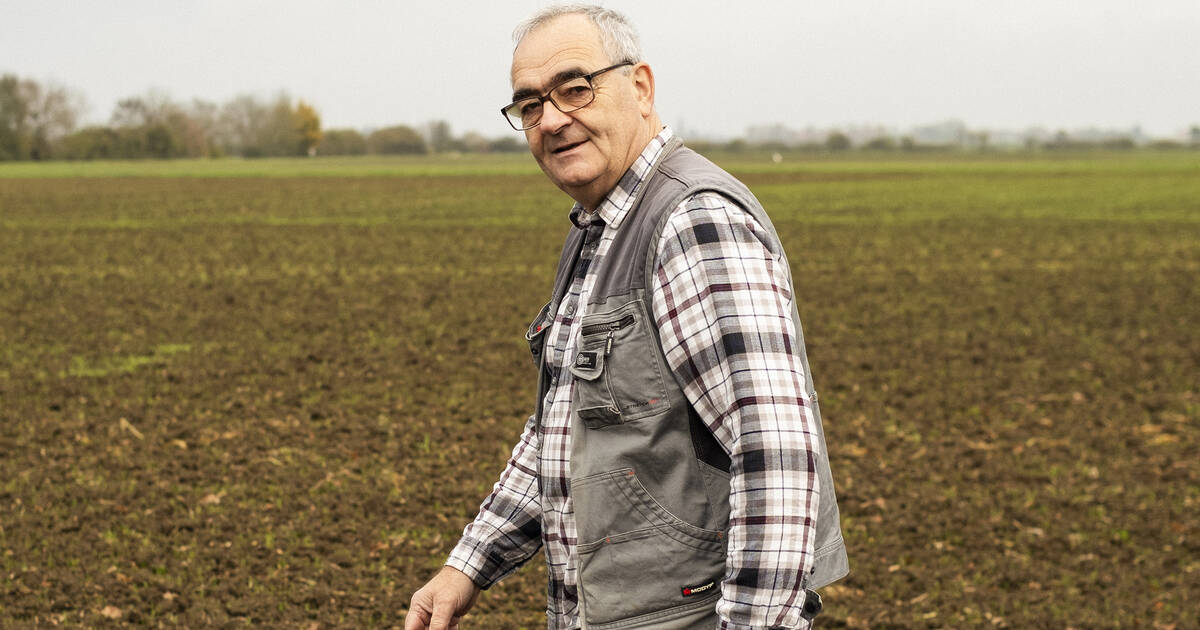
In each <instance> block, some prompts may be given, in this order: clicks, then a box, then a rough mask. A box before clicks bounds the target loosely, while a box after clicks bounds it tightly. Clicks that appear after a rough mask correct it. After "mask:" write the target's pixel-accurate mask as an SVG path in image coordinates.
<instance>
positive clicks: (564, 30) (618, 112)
mask: <svg viewBox="0 0 1200 630" xmlns="http://www.w3.org/2000/svg"><path fill="white" fill-rule="evenodd" d="M616 61H620V60H610V59H609V58H608V55H606V54H605V52H604V49H603V45H602V43H601V41H600V32H599V30H598V29H597V28H596V26H595V25H594V24H592V22H591V20H589V19H588V18H586V17H584V16H582V15H565V16H562V17H559V18H556V19H554V20H553V21H551V22H548V23H546V24H543V25H542V26H540V27H538V28H537V29H536V30H534V31H532V32H530V33H529V34H528V35H526V36H525V38H524V39H523V40H521V43H520V45H519V46H518V47H517V49H516V51H515V52H514V53H513V62H512V85H513V93H514V94H516V93H518V92H523V91H532V92H535V93H537V94H539V95H541V94H544V93H545V92H546V90H547V89H549V88H550V87H551V86H552V85H554V84H555V83H557V81H558V80H559V79H561V78H562V77H565V76H570V73H574V74H575V75H576V76H578V75H580V74H587V73H591V72H595V71H596V70H599V69H601V68H605V67H607V66H610V65H612V64H613V63H615V62H616ZM627 70H628V67H627V68H623V69H617V70H611V71H609V72H606V73H604V74H601V75H599V76H597V77H596V78H595V79H593V81H592V86H593V88H594V92H595V95H596V99H595V100H594V101H592V103H591V104H590V105H588V106H587V107H584V108H582V109H578V110H575V111H573V112H571V113H569V114H564V113H562V112H560V111H558V108H556V107H555V106H554V105H552V104H550V103H549V102H547V103H545V104H544V106H543V114H542V121H541V124H539V125H538V126H537V127H534V128H533V129H529V130H526V132H525V137H526V139H528V140H529V150H530V152H531V153H533V157H534V158H535V159H536V160H537V162H538V165H540V166H541V167H542V171H543V172H544V173H546V176H547V177H549V178H550V180H551V181H553V182H554V184H555V185H556V186H558V187H559V188H560V189H562V191H563V192H565V193H567V194H568V195H570V196H571V197H572V198H573V199H575V200H576V201H578V202H579V203H580V204H582V205H583V206H584V208H586V209H588V210H593V209H595V207H596V205H597V204H599V202H600V200H601V199H603V198H604V195H606V194H607V193H608V192H609V191H610V190H612V189H613V187H615V186H616V185H617V182H618V181H619V180H620V178H621V175H623V174H624V173H625V171H626V170H628V169H629V167H630V165H632V164H633V161H634V160H635V159H637V156H638V155H639V154H641V152H642V149H644V148H645V146H646V144H647V143H648V142H649V141H650V139H651V138H653V137H654V134H656V133H658V131H659V130H658V129H657V128H655V127H656V122H657V118H656V117H655V116H654V79H653V75H651V73H650V68H649V66H647V65H645V64H638V65H637V66H634V67H633V73H632V75H629V74H627V73H626V72H627Z"/></svg>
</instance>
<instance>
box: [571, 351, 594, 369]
mask: <svg viewBox="0 0 1200 630" xmlns="http://www.w3.org/2000/svg"><path fill="white" fill-rule="evenodd" d="M596 358H597V357H596V353H595V352H580V353H579V356H577V357H575V367H577V368H584V369H591V368H594V367H596Z"/></svg>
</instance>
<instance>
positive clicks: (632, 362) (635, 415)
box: [526, 140, 849, 630]
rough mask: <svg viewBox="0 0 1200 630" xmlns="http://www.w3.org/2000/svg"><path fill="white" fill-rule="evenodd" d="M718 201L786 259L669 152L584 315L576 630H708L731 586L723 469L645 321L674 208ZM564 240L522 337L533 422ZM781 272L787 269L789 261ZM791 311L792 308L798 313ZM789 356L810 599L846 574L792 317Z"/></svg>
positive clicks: (691, 157)
mask: <svg viewBox="0 0 1200 630" xmlns="http://www.w3.org/2000/svg"><path fill="white" fill-rule="evenodd" d="M701 191H714V192H717V193H720V194H721V195H722V196H724V197H727V198H728V199H730V200H732V201H733V202H735V203H737V204H738V205H739V206H740V207H741V208H742V209H744V210H745V211H747V212H749V213H750V214H751V215H752V216H753V217H754V218H755V219H756V220H757V221H758V222H759V224H760V225H762V226H763V228H764V229H765V230H766V231H767V234H768V237H769V246H770V247H771V249H772V251H773V252H775V253H778V254H780V255H782V252H783V248H782V247H781V246H780V244H779V237H778V236H777V235H776V233H775V228H774V226H773V225H772V224H771V220H770V219H769V218H768V217H767V214H766V212H765V211H764V210H763V209H762V206H761V205H759V203H758V201H757V200H756V199H755V198H754V196H753V195H752V194H751V193H750V191H749V189H747V188H746V187H745V186H744V185H743V184H742V183H741V182H739V181H737V180H736V179H734V178H733V177H732V176H730V175H729V174H728V173H726V172H725V171H723V170H721V169H720V168H719V167H717V166H716V165H714V164H713V163H712V162H709V161H708V160H706V159H704V158H703V157H701V156H700V155H698V154H696V153H695V152H693V151H691V150H690V149H687V148H683V147H681V146H680V143H679V141H678V140H674V141H672V142H671V143H670V144H668V145H667V147H666V148H665V149H664V151H663V157H661V158H660V159H659V162H658V163H657V164H656V165H655V166H654V168H653V169H652V170H651V172H650V174H649V175H648V176H647V181H646V182H645V184H644V189H643V190H642V192H641V193H640V195H639V198H638V200H637V202H636V203H635V205H634V207H633V208H632V209H630V211H629V214H628V216H626V218H625V220H624V222H623V223H622V224H621V228H620V229H619V230H618V231H617V234H616V236H615V239H614V240H613V242H612V244H611V246H610V248H609V250H608V255H607V256H606V257H605V258H604V261H603V263H602V266H601V267H600V268H599V269H598V270H597V272H596V273H597V278H596V284H595V287H594V288H593V290H592V293H591V295H590V297H589V299H588V303H587V305H586V307H584V308H582V309H581V311H582V317H583V319H582V328H581V331H580V341H579V344H578V350H579V351H578V354H577V356H576V358H575V362H574V364H573V365H571V366H569V369H570V371H571V373H572V374H573V375H574V376H575V379H576V384H575V392H574V394H573V396H574V397H573V399H572V405H573V408H574V413H573V414H572V418H571V489H570V490H571V499H572V502H573V503H574V508H575V517H576V521H577V527H578V547H577V552H578V561H579V563H578V578H579V584H578V586H579V590H578V592H579V601H580V610H581V614H580V617H581V622H582V623H583V627H584V628H588V629H590V630H607V629H613V628H621V629H623V630H627V629H649V628H653V629H659V630H666V629H683V628H693V627H695V628H713V627H716V623H717V616H716V613H715V610H714V606H715V604H716V600H717V599H718V598H719V597H720V590H721V580H722V578H723V577H724V575H725V553H726V552H725V548H726V542H727V541H726V538H725V532H726V531H727V530H728V524H729V467H730V459H729V456H728V455H727V454H726V453H725V451H724V449H723V448H722V447H721V445H720V444H719V443H718V442H717V441H716V439H715V438H714V437H713V436H712V433H711V432H710V431H709V430H708V428H707V427H706V426H705V425H704V424H703V423H702V422H701V421H700V419H699V417H698V416H697V415H696V411H695V410H694V409H693V408H692V406H691V404H690V403H689V402H688V400H687V397H686V396H685V395H684V393H683V390H682V389H681V388H680V386H679V384H678V383H677V382H676V380H675V378H674V376H673V372H672V371H671V370H670V368H668V367H667V362H666V358H665V357H664V356H663V352H662V346H661V343H660V340H659V333H658V329H657V327H656V326H655V325H654V323H653V321H652V320H651V318H650V292H649V289H648V288H647V287H649V286H651V284H650V282H651V274H652V273H653V270H654V265H655V257H656V253H657V246H658V241H659V237H660V235H661V234H662V230H663V226H664V225H665V224H666V220H667V218H668V217H669V216H670V214H671V212H670V211H671V210H672V209H674V208H675V207H676V206H678V205H679V203H680V202H682V201H683V199H684V198H685V197H687V196H690V195H693V194H695V193H697V192H701ZM583 236H584V234H583V230H579V229H572V230H571V233H570V235H569V236H568V237H567V242H566V244H565V245H564V247H563V253H562V257H561V259H560V260H559V264H558V273H557V277H556V279H555V283H554V287H555V288H554V296H553V299H552V300H551V301H550V303H549V304H547V305H546V307H545V308H543V309H542V312H541V313H540V314H539V315H538V317H537V319H535V320H534V322H533V323H532V324H531V325H530V327H529V330H528V332H527V333H526V338H527V339H528V341H529V343H530V350H531V352H532V353H533V355H534V360H535V361H536V362H537V364H538V400H537V422H538V430H539V431H540V429H541V414H542V401H543V399H544V398H545V395H546V392H547V391H548V389H549V376H548V374H547V369H546V367H545V365H544V353H543V348H542V346H543V344H544V343H545V340H544V339H543V337H544V336H545V331H546V330H548V329H549V328H550V326H549V323H550V321H551V320H552V318H553V314H554V313H556V312H557V310H558V306H559V302H560V300H561V299H562V296H563V295H564V293H565V292H566V289H567V287H568V285H569V284H570V278H571V275H572V268H573V266H574V262H575V260H577V258H578V256H579V250H580V247H581V246H582V243H583ZM785 262H786V259H785ZM793 302H794V301H793ZM792 317H793V319H794V321H795V324H796V332H797V334H798V342H799V343H798V344H797V350H798V353H799V355H800V359H801V362H802V365H803V368H804V375H805V387H806V388H807V392H808V395H809V399H810V400H811V401H812V411H813V417H814V418H815V419H816V429H817V435H816V438H817V444H818V447H819V448H820V452H819V453H817V454H816V460H817V476H818V479H819V482H820V500H819V502H818V505H819V509H818V514H817V522H816V545H815V551H816V553H815V555H814V563H813V567H812V571H811V573H810V574H809V575H808V576H806V578H807V579H806V580H805V583H804V585H805V586H806V587H807V588H811V589H815V588H818V587H821V586H824V585H826V584H829V583H830V582H833V581H834V580H837V579H839V578H841V577H843V576H845V575H846V574H847V573H848V572H849V564H848V561H847V558H846V548H845V545H844V543H843V542H842V532H841V525H840V522H839V516H838V507H837V499H836V497H835V496H834V491H833V477H832V476H831V474H830V471H829V459H828V456H827V451H826V449H825V435H824V431H823V430H822V428H821V415H820V411H819V410H818V409H817V405H816V393H815V392H814V390H813V382H812V375H811V374H810V372H809V369H808V357H807V355H806V353H805V352H804V337H803V333H802V332H801V328H800V316H799V314H798V313H797V312H796V310H795V306H793V310H792Z"/></svg>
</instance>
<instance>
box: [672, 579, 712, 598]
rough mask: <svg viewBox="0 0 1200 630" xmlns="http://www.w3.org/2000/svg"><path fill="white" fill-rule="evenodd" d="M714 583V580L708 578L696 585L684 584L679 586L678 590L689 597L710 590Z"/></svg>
mask: <svg viewBox="0 0 1200 630" xmlns="http://www.w3.org/2000/svg"><path fill="white" fill-rule="evenodd" d="M716 585H717V581H716V580H709V581H707V582H705V583H703V584H698V585H696V586H684V587H683V588H680V589H679V591H680V592H681V593H683V596H684V597H691V596H692V595H699V594H700V593H704V592H706V591H711V590H712V589H713V587H714V586H716Z"/></svg>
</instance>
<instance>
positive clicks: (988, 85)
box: [0, 0, 1200, 136]
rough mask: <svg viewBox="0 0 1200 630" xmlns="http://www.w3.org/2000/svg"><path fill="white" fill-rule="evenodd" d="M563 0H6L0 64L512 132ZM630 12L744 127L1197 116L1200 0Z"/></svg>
mask: <svg viewBox="0 0 1200 630" xmlns="http://www.w3.org/2000/svg"><path fill="white" fill-rule="evenodd" d="M548 4H552V3H551V2H547V1H545V0H508V1H505V2H494V1H493V2H454V1H449V2H407V1H398V0H397V1H382V0H346V1H342V2H336V1H333V0H323V1H321V2H315V1H308V0H288V1H286V2H284V1H276V0H270V1H267V0H263V1H255V0H192V1H189V2H185V1H182V0H114V1H113V2H77V1H74V2H68V1H65V0H25V1H15V0H0V73H6V72H7V73H15V74H17V75H19V76H22V77H29V78H34V79H37V80H41V81H46V80H50V81H54V82H57V83H60V84H63V85H66V86H68V87H72V88H75V89H76V90H78V91H79V92H81V93H82V94H83V95H84V96H85V97H86V99H87V102H88V104H89V105H90V112H89V119H90V120H91V121H96V122H105V121H107V118H108V116H109V114H110V113H111V111H112V108H113V105H114V104H115V103H116V101H117V100H118V99H119V98H122V97H127V96H132V95H138V94H143V93H145V92H146V91H147V90H148V89H150V88H158V89H161V90H164V91H166V92H167V93H168V94H169V95H170V96H171V97H173V98H174V99H176V100H180V101H186V100H190V99H192V98H193V97H198V98H203V99H206V100H210V101H216V102H224V101H226V100H228V99H229V98H231V97H233V96H235V95H237V94H240V93H246V92H249V93H255V94H258V95H262V96H271V95H274V94H275V93H276V92H278V91H279V90H286V91H287V92H288V93H290V94H291V95H292V96H294V97H298V98H303V99H304V100H306V101H308V102H310V103H312V104H314V105H315V106H316V107H317V109H318V111H319V112H320V113H321V115H322V118H323V123H324V126H325V127H327V128H328V127H356V128H369V127H381V126H385V125H388V124H396V123H406V124H419V123H423V122H426V121H429V120H433V119H439V118H440V119H445V120H448V121H450V123H451V124H452V126H453V128H454V130H455V132H463V131H468V130H476V131H480V132H482V133H484V134H485V135H488V136H496V135H503V134H505V133H509V132H511V131H509V130H508V128H507V126H506V125H505V123H504V121H503V120H502V119H501V117H500V115H499V113H498V110H499V108H500V106H501V105H503V104H505V102H506V100H507V97H508V96H509V94H510V93H511V90H510V86H509V83H508V67H509V62H510V59H511V51H512V45H511V39H510V33H511V31H512V27H513V26H514V25H515V23H516V22H517V21H518V20H520V19H521V18H523V17H525V16H526V15H528V14H529V13H530V12H532V11H534V10H536V9H537V8H539V7H542V6H545V5H548ZM603 4H605V5H606V6H609V7H612V8H615V9H618V10H620V11H622V12H624V13H626V14H627V15H628V16H629V17H630V18H632V19H633V21H634V23H635V24H636V25H637V27H638V29H639V31H640V32H641V35H642V46H643V49H644V51H645V54H646V60H647V61H648V62H649V63H650V64H651V66H652V67H653V68H654V70H655V72H656V76H657V81H658V106H659V111H660V113H661V114H662V115H663V119H664V121H665V122H667V123H668V124H672V125H675V126H676V127H680V126H682V127H684V128H685V129H687V130H689V131H690V132H691V133H692V134H699V133H703V134H710V135H717V136H733V135H739V134H741V133H743V132H744V131H745V129H746V127H747V126H749V125H753V124H770V123H783V124H786V125H788V126H791V127H794V128H803V127H806V126H809V125H815V126H817V127H831V126H836V125H846V124H864V123H881V124H885V125H889V126H892V127H895V128H897V129H901V130H902V129H906V128H908V127H910V126H912V125H917V124H924V123H931V122H938V121H942V120H945V119H949V118H958V119H961V120H964V121H965V122H967V124H968V125H969V126H971V127H972V128H992V129H1013V130H1018V129H1023V128H1025V127H1029V126H1033V125H1042V126H1045V127H1047V128H1050V129H1052V130H1053V129H1059V128H1067V129H1073V128H1079V127H1087V126H1098V127H1111V128H1129V127H1132V126H1134V125H1141V127H1142V129H1143V130H1145V131H1147V132H1149V133H1151V134H1154V135H1160V136H1164V135H1174V134H1177V133H1179V132H1182V131H1183V130H1185V129H1187V127H1188V126H1189V125H1192V124H1197V123H1200V0H1140V1H1138V2H1132V1H1123V0H990V1H983V0H977V1H973V0H903V1H901V0H894V1H890V2H889V1H882V0H873V1H868V0H841V1H838V2H829V1H820V2H817V1H809V0H803V1H799V0H791V1H785V0H778V1H777V0H764V1H759V2H756V1H753V0H747V1H743V2H730V1H722V2H716V1H709V0H686V1H684V0H678V1H676V0H670V1H658V0H654V1H648V0H647V1H642V2H632V1H629V0H619V1H616V0H614V1H607V2H603Z"/></svg>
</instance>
